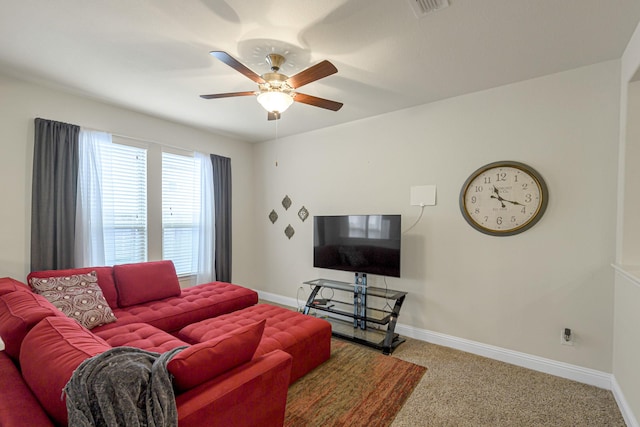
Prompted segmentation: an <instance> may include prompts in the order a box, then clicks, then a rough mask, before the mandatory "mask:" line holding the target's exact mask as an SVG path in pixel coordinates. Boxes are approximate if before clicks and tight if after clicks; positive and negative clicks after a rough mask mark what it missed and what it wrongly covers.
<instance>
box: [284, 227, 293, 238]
mask: <svg viewBox="0 0 640 427" xmlns="http://www.w3.org/2000/svg"><path fill="white" fill-rule="evenodd" d="M295 232H296V231H295V230H294V229H293V227H292V226H291V224H289V225H287V228H285V229H284V234H285V236H287V237H288V238H289V240H291V238H292V237H293V235H294V234H295Z"/></svg>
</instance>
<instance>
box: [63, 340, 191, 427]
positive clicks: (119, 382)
mask: <svg viewBox="0 0 640 427" xmlns="http://www.w3.org/2000/svg"><path fill="white" fill-rule="evenodd" d="M184 348H185V347H178V348H176V349H173V350H171V351H168V352H166V353H163V354H159V353H153V352H149V351H145V350H141V349H138V348H133V347H115V348H112V349H109V350H107V351H105V352H104V353H101V354H98V355H97V356H94V357H91V358H89V359H87V360H85V361H84V362H82V363H81V364H80V366H78V368H77V369H76V370H75V371H74V372H73V375H72V376H71V379H70V380H69V382H68V383H67V385H66V386H65V388H64V391H65V393H66V395H67V413H68V416H69V426H72V427H102V426H104V427H115V426H123V427H125V426H126V427H175V426H177V425H178V411H177V409H176V401H175V395H174V393H173V386H172V383H171V374H169V372H168V371H167V363H168V362H169V360H171V358H172V357H173V356H174V354H176V353H177V352H179V351H181V350H182V349H184Z"/></svg>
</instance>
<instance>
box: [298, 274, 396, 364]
mask: <svg viewBox="0 0 640 427" xmlns="http://www.w3.org/2000/svg"><path fill="white" fill-rule="evenodd" d="M304 284H306V285H310V286H311V287H312V290H311V294H310V295H309V298H308V299H307V303H306V304H305V307H304V311H303V312H304V314H309V311H310V310H312V309H313V310H316V313H318V312H322V313H326V314H327V320H328V321H329V322H331V326H332V334H333V335H334V336H336V337H339V338H343V339H346V340H349V341H353V342H357V343H359V344H364V345H367V346H369V347H373V348H376V349H378V350H382V352H383V353H384V354H391V353H392V352H393V350H394V349H395V348H396V347H397V346H398V345H400V344H401V343H403V342H404V341H405V339H404V338H402V337H400V335H398V334H397V333H395V327H396V322H397V321H398V316H399V315H400V308H401V307H402V303H403V302H404V298H405V296H406V295H407V293H406V292H401V291H396V290H392V289H386V288H377V287H370V286H367V278H366V274H360V273H356V275H355V283H347V282H340V281H336V280H329V279H315V280H310V281H307V282H304ZM322 289H332V290H337V291H344V292H343V293H342V295H344V293H345V292H346V293H348V294H352V295H353V299H352V300H350V298H349V300H347V299H348V297H345V296H341V297H334V296H332V297H331V298H326V297H325V296H323V295H322V294H321V295H320V296H318V293H319V292H320V291H321V290H322ZM370 298H383V299H385V300H387V301H386V303H385V304H384V308H373V307H371V306H370V305H369V304H368V302H367V299H370ZM389 301H393V307H391V305H390V304H389Z"/></svg>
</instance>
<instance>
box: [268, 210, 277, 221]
mask: <svg viewBox="0 0 640 427" xmlns="http://www.w3.org/2000/svg"><path fill="white" fill-rule="evenodd" d="M269 219H270V220H271V224H275V223H276V221H277V220H278V213H277V212H276V211H275V210H274V209H271V213H270V214H269Z"/></svg>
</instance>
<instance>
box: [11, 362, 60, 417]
mask: <svg viewBox="0 0 640 427" xmlns="http://www.w3.org/2000/svg"><path fill="white" fill-rule="evenodd" d="M0 378H1V379H2V380H1V381H2V399H0V420H1V421H0V424H2V427H24V426H38V427H49V426H50V427H53V423H51V420H49V417H47V414H46V413H45V412H44V410H43V409H42V407H41V406H40V404H39V403H38V400H37V399H36V398H35V396H34V395H33V393H31V390H29V387H27V384H25V382H24V381H23V380H22V375H21V374H20V371H18V369H17V367H16V365H15V364H14V363H13V361H12V360H11V359H10V358H9V356H8V355H7V354H6V353H5V352H4V351H0Z"/></svg>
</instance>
